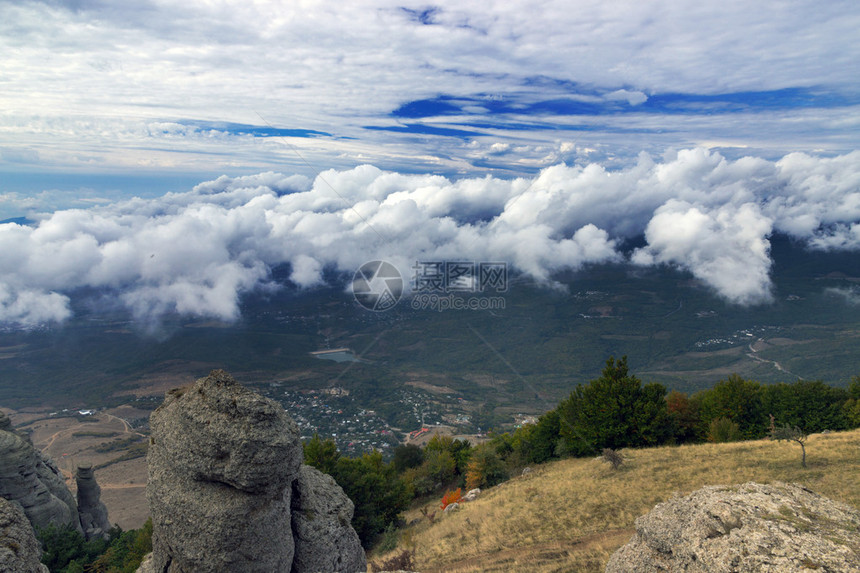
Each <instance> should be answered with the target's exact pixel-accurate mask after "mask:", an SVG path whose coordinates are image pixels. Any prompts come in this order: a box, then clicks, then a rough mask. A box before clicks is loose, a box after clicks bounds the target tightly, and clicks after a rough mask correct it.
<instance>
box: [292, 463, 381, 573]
mask: <svg viewBox="0 0 860 573" xmlns="http://www.w3.org/2000/svg"><path fill="white" fill-rule="evenodd" d="M291 507H292V527H293V538H294V540H295V547H296V553H295V558H294V560H293V569H292V571H293V573H311V572H320V571H341V572H346V573H354V572H356V571H365V570H366V569H367V562H366V558H365V555H364V550H363V549H362V547H361V541H360V540H359V538H358V534H356V532H355V530H354V529H353V528H352V525H351V522H352V514H353V509H354V508H353V505H352V501H350V499H349V498H348V497H346V494H344V493H343V490H342V489H341V487H340V486H339V485H337V483H336V482H335V481H334V479H332V477H331V476H329V475H326V474H324V473H322V472H320V471H318V470H316V469H315V468H312V467H309V466H302V467H301V469H300V471H299V476H298V479H296V481H295V482H293V500H292V504H291Z"/></svg>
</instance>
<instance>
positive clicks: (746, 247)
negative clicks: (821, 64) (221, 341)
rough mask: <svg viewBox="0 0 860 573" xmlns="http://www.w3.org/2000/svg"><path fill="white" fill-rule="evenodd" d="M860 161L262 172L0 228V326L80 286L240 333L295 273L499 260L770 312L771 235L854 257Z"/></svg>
mask: <svg viewBox="0 0 860 573" xmlns="http://www.w3.org/2000/svg"><path fill="white" fill-rule="evenodd" d="M858 165H860V153H852V154H849V155H845V156H839V157H834V158H819V157H813V156H808V155H802V154H792V155H788V156H786V157H784V158H783V159H781V160H779V161H776V162H770V161H766V160H763V159H756V158H743V159H739V160H736V161H729V160H727V159H725V158H724V157H722V156H721V155H720V154H718V153H715V152H713V151H708V150H705V149H690V150H682V151H679V152H677V153H672V154H667V156H666V157H665V158H663V159H662V160H659V161H656V160H654V159H653V158H651V157H649V156H647V155H644V154H643V155H642V156H640V157H639V159H638V161H637V163H636V164H635V165H633V166H631V167H628V168H625V169H609V168H607V167H605V166H603V165H600V164H596V163H592V164H588V165H585V166H581V167H580V166H577V167H568V166H565V165H556V166H553V167H550V168H547V169H545V170H543V171H542V172H541V173H540V175H538V176H537V177H535V178H533V179H526V178H517V179H498V178H494V177H482V178H463V179H460V180H449V179H447V178H444V177H440V176H436V175H421V174H418V175H410V174H403V173H393V172H388V171H383V170H380V169H378V168H376V167H373V166H370V165H364V166H360V167H358V168H356V169H352V170H346V171H334V170H331V171H327V172H325V173H323V174H321V175H320V176H319V177H317V178H316V179H315V180H313V181H310V180H308V179H307V178H304V177H302V176H286V175H281V174H278V173H272V172H266V173H261V174H258V175H253V176H247V177H238V178H231V177H226V176H223V177H219V178H218V179H215V180H213V181H208V182H205V183H201V184H199V185H197V186H195V187H194V188H193V189H192V190H191V191H188V192H185V193H168V194H166V195H164V196H162V197H158V198H155V199H132V200H128V201H120V202H116V203H111V204H108V205H103V206H101V205H100V206H95V207H92V208H90V209H86V210H84V209H70V210H63V211H57V212H55V213H53V214H50V215H45V216H43V218H42V219H41V220H40V221H39V222H38V224H37V225H35V226H32V227H31V226H21V225H17V224H5V225H0V321H5V322H17V323H21V324H25V325H30V326H32V325H35V324H38V323H41V322H45V321H48V320H57V321H61V320H64V319H66V318H67V317H68V316H69V313H70V310H69V308H70V307H69V302H70V301H69V296H71V295H72V294H73V291H74V290H75V289H77V288H80V287H94V288H98V289H102V290H105V291H107V292H112V293H114V298H115V299H116V300H117V301H119V302H120V303H122V304H124V305H125V306H126V307H127V308H129V309H130V310H131V311H132V312H133V313H134V314H135V315H136V316H138V317H139V318H141V319H146V320H152V319H157V318H158V317H159V316H160V315H162V314H163V313H166V312H178V313H181V314H189V315H201V316H211V317H217V318H219V319H223V320H234V319H236V318H237V317H238V316H239V312H240V311H239V308H240V302H241V297H242V295H243V294H245V293H248V292H251V291H253V290H255V289H260V288H272V287H273V286H274V285H272V284H271V278H270V272H271V269H272V268H273V267H275V266H278V265H281V264H284V263H289V264H291V265H292V275H291V280H293V281H294V282H295V283H296V284H297V285H299V286H300V287H312V286H314V285H318V284H320V283H321V281H322V280H323V279H322V271H323V269H326V268H333V269H337V270H340V271H343V272H346V273H352V272H353V271H354V270H355V269H356V268H358V267H359V266H360V265H361V264H363V263H364V262H366V261H368V260H375V259H384V260H389V261H391V262H393V263H394V264H396V265H397V266H398V267H399V268H400V270H401V273H402V274H403V275H404V276H407V277H408V276H411V275H410V272H411V266H412V265H413V264H414V262H415V261H416V260H458V261H462V260H473V261H506V262H508V263H510V264H511V266H512V268H513V269H515V270H516V271H519V272H522V273H525V274H526V275H529V276H531V277H533V278H535V279H537V280H539V281H543V282H546V283H549V282H551V281H552V277H553V274H554V273H555V272H557V271H560V270H563V269H576V268H579V267H581V266H582V265H585V264H588V263H596V262H603V261H615V260H620V258H621V257H622V255H621V254H620V253H619V252H618V251H617V245H618V241H619V240H621V239H625V238H629V237H634V236H637V235H643V234H644V236H645V238H646V240H647V245H646V246H645V247H644V248H642V249H639V250H637V251H636V252H635V253H634V254H633V256H632V260H633V262H635V263H638V264H643V265H653V264H670V265H675V266H678V267H681V268H684V269H687V270H689V271H690V272H691V273H692V274H693V275H694V276H696V277H697V278H698V279H700V280H701V281H702V282H703V283H704V284H706V285H708V286H709V287H710V288H712V289H714V290H715V291H716V292H717V293H719V294H720V295H722V296H723V297H725V298H726V299H728V300H730V301H732V302H735V303H739V304H756V303H762V302H766V301H767V300H769V297H770V289H771V284H770V278H769V270H770V265H771V260H770V257H769V242H768V237H769V236H770V234H771V233H772V232H773V231H780V232H784V233H788V234H790V235H792V236H794V237H796V238H798V239H801V240H804V241H806V242H807V243H808V245H809V246H810V247H811V248H843V249H853V250H857V249H858V248H860V241H858V231H857V229H858V221H860V211H858V210H857V208H858V205H860V183H858V169H860V168H858Z"/></svg>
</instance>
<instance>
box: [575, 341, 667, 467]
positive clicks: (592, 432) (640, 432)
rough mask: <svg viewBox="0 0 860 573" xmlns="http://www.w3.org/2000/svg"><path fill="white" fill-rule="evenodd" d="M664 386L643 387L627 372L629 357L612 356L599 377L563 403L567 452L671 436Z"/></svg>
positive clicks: (649, 442) (647, 442)
mask: <svg viewBox="0 0 860 573" xmlns="http://www.w3.org/2000/svg"><path fill="white" fill-rule="evenodd" d="M665 396H666V389H665V388H664V387H663V386H662V385H660V384H647V385H645V386H644V387H643V386H642V383H641V382H640V381H639V379H638V378H636V377H635V376H633V375H631V374H630V373H629V372H628V367H627V357H626V356H624V357H623V358H622V359H621V360H618V361H616V360H615V359H614V358H609V360H607V361H606V367H605V368H604V369H603V372H602V374H601V376H600V378H597V379H595V380H592V381H591V382H589V383H588V384H587V385H584V386H583V385H582V384H580V385H578V386H577V387H576V389H575V390H574V391H573V392H572V393H571V395H570V397H569V398H568V399H567V400H565V401H564V402H562V403H561V404H560V405H559V408H558V412H559V432H560V434H561V436H562V438H563V439H564V441H565V445H566V448H567V450H568V452H569V453H573V454H574V455H585V454H593V453H598V452H600V451H601V450H602V449H603V448H612V449H619V448H624V447H631V446H651V445H656V444H660V443H663V442H665V441H666V440H668V439H669V438H670V437H671V434H672V426H671V420H670V418H669V414H668V411H667V409H666V400H665Z"/></svg>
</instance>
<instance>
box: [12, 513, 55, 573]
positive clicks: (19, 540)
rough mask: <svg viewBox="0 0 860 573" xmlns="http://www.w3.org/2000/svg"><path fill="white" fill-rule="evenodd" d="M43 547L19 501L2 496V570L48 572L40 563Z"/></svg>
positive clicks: (17, 572)
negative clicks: (12, 500)
mask: <svg viewBox="0 0 860 573" xmlns="http://www.w3.org/2000/svg"><path fill="white" fill-rule="evenodd" d="M41 554H42V549H41V548H40V547H39V542H38V541H36V536H35V535H34V534H33V528H32V526H30V522H29V521H28V520H27V516H26V515H24V512H23V510H22V509H21V506H19V505H18V504H17V503H13V502H10V501H7V500H5V499H2V498H0V571H9V572H13V571H14V572H15V573H47V571H48V568H47V567H45V566H44V565H42V563H40V561H39V558H40V556H41Z"/></svg>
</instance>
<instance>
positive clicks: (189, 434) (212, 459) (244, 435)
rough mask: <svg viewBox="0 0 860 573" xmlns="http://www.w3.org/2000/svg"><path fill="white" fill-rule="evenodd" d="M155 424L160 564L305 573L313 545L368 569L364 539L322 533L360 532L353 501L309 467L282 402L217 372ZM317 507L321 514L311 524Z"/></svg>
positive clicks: (179, 394)
mask: <svg viewBox="0 0 860 573" xmlns="http://www.w3.org/2000/svg"><path fill="white" fill-rule="evenodd" d="M150 427H151V440H150V447H149V453H148V457H147V463H148V465H149V480H148V482H147V498H148V500H149V507H150V513H151V514H152V521H153V555H152V562H151V570H153V571H159V572H166V573H181V572H192V571H193V572H207V571H213V572H214V571H247V572H255V571H260V572H264V571H265V572H269V571H294V572H296V573H303V572H304V571H309V570H310V569H305V568H303V567H304V565H303V563H305V562H306V561H307V559H308V558H307V555H308V552H309V551H316V549H310V550H309V547H310V548H317V547H319V548H320V550H325V551H327V552H328V554H327V555H325V556H323V559H327V560H329V561H325V563H337V562H340V563H343V564H344V566H345V567H352V564H353V563H355V564H358V565H359V567H358V568H357V569H356V571H357V570H362V571H363V570H364V568H365V566H364V553H363V551H361V546H360V545H357V546H352V545H349V544H347V543H341V542H336V541H333V540H321V539H320V538H319V535H324V534H326V533H329V532H330V533H338V534H343V531H342V530H343V528H344V527H346V528H347V529H348V530H349V532H351V533H352V535H353V536H355V532H354V531H353V530H352V529H351V527H349V520H350V518H351V517H352V504H351V503H347V502H348V500H346V502H344V499H345V496H343V492H342V491H341V490H340V488H339V487H337V485H336V484H334V483H333V481H332V482H329V481H327V480H325V479H322V478H319V477H318V476H316V475H314V474H313V472H311V471H308V470H307V469H300V468H301V461H302V456H303V455H302V445H301V442H300V440H299V433H298V429H297V428H296V425H295V423H294V422H293V421H292V420H291V419H290V418H289V416H287V414H286V412H284V409H283V408H282V407H281V406H280V405H279V404H278V403H277V402H274V401H272V400H269V399H267V398H264V397H262V396H260V395H258V394H256V393H254V392H252V391H250V390H248V389H247V388H245V387H243V386H242V385H241V384H239V383H237V382H236V381H235V380H233V378H232V377H230V375H229V374H227V373H226V372H223V371H213V372H212V373H211V374H210V375H209V376H208V377H207V378H203V379H200V380H198V381H197V382H196V383H195V384H194V385H193V386H191V387H189V388H185V389H178V390H171V391H170V392H168V394H167V396H166V398H165V401H164V404H162V405H161V406H160V407H159V408H158V409H157V410H156V411H155V412H153V414H152V416H151V417H150ZM329 479H330V478H329ZM294 492H295V495H296V499H295V500H294V499H293V495H294ZM317 492H318V493H319V495H324V496H327V498H328V499H320V500H318V499H316V496H317ZM338 496H342V497H343V498H344V499H341V497H338ZM291 506H294V507H296V508H298V509H297V510H296V511H291ZM296 514H299V515H296ZM311 514H313V517H318V518H319V519H318V520H317V519H313V520H311V521H313V522H314V523H312V524H309V523H307V520H305V521H304V522H303V521H302V520H303V519H304V518H306V517H308V516H311ZM332 520H333V521H335V522H336V523H337V526H336V527H335V525H334V524H332V523H330V522H331V521H332ZM344 520H345V524H344V523H342V522H343V521H344ZM296 524H299V525H298V526H297V527H298V528H299V529H300V530H301V531H302V532H303V533H302V534H301V535H299V534H297V535H295V541H294V531H293V528H294V526H296ZM316 527H319V532H318V533H315V532H316V531H317V530H316V529H314V528H316ZM355 539H356V540H357V536H355ZM356 551H357V554H356V553H355V552H356ZM333 552H337V554H335V553H333ZM296 555H299V556H302V557H300V559H299V560H298V561H296V560H295V559H294V557H295V556H296ZM332 560H333V561H332ZM314 570H322V569H314ZM331 570H332V571H334V570H335V569H331ZM347 570H348V569H343V571H347Z"/></svg>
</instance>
